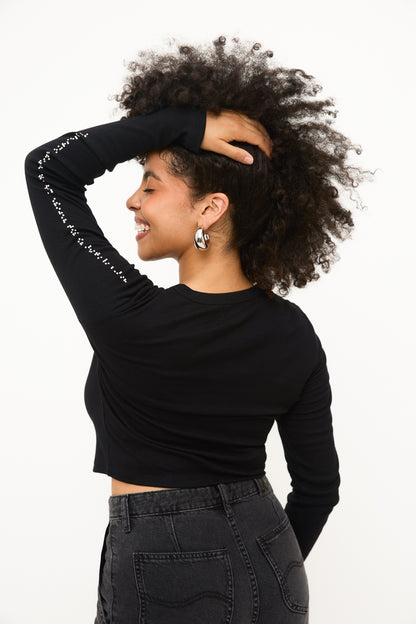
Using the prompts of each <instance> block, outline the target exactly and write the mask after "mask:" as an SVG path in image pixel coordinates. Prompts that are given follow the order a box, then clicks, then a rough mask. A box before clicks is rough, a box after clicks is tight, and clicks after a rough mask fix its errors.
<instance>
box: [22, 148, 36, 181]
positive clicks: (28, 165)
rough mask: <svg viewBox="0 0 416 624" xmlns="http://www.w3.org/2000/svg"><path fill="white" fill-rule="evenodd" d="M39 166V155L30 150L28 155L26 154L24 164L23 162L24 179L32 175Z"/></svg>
mask: <svg viewBox="0 0 416 624" xmlns="http://www.w3.org/2000/svg"><path fill="white" fill-rule="evenodd" d="M38 166H39V154H37V153H36V150H32V151H31V152H29V153H28V154H26V157H25V162H24V171H25V176H26V179H28V177H30V175H33V173H34V172H35V171H37V168H38Z"/></svg>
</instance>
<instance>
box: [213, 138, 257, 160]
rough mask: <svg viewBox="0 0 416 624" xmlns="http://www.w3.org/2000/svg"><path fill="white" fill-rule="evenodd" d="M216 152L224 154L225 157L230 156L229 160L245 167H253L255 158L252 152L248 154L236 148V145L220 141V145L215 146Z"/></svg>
mask: <svg viewBox="0 0 416 624" xmlns="http://www.w3.org/2000/svg"><path fill="white" fill-rule="evenodd" d="M215 148H216V149H215V151H216V152H218V153H219V154H224V156H228V158H232V160H236V161H237V162H240V163H243V164H244V165H252V164H253V156H252V155H251V154H250V152H247V151H246V150H244V149H241V147H235V146H234V145H230V144H229V143H227V142H226V141H220V143H219V144H218V145H216V146H215ZM246 158H248V159H249V162H248V161H247V162H246V160H245V159H246Z"/></svg>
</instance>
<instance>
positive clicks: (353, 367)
mask: <svg viewBox="0 0 416 624" xmlns="http://www.w3.org/2000/svg"><path fill="white" fill-rule="evenodd" d="M0 23H1V38H0V45H1V69H2V82H1V84H2V98H1V106H2V111H1V122H2V124H1V125H2V127H1V145H2V149H1V160H2V163H1V172H2V186H1V188H2V239H1V254H2V261H1V276H2V280H1V284H2V291H3V298H2V306H1V313H2V322H1V330H2V336H1V345H2V358H1V364H2V368H3V370H2V373H1V380H2V391H1V402H2V405H1V442H0V444H1V448H0V451H1V453H0V461H1V467H0V474H1V479H2V482H1V516H0V517H1V527H0V530H1V537H2V540H1V541H2V544H1V556H0V566H1V570H0V572H1V579H0V587H1V594H2V596H1V600H0V624H17V623H19V624H21V623H22V622H31V624H45V623H52V622H53V623H55V622H59V623H60V624H70V623H71V624H72V623H73V622H77V624H78V623H79V624H81V623H83V622H85V623H88V622H89V623H90V624H92V622H93V620H94V617H95V609H96V591H97V580H98V568H99V557H100V552H101V546H102V540H103V536H104V530H105V527H106V524H107V521H108V517H107V514H108V506H107V505H108V496H109V495H110V478H109V477H108V476H106V475H101V474H95V473H93V472H92V463H93V456H94V450H95V433H94V429H93V425H92V422H91V421H90V419H89V417H88V414H87V412H86V410H85V406H84V403H83V389H84V383H85V380H86V376H87V372H88V369H89V365H90V360H91V357H92V351H91V347H90V345H89V343H88V341H87V338H86V336H85V335H84V333H83V330H82V328H81V326H80V325H79V323H78V321H77V319H76V317H75V314H74V312H73V310H72V308H71V306H70V304H69V302H68V301H67V299H66V295H65V293H64V291H63V289H62V288H61V286H60V284H59V282H58V280H57V277H56V275H55V273H54V271H53V269H52V266H51V265H50V263H49V260H48V258H47V256H46V253H45V251H44V249H43V246H42V243H41V240H40V237H39V235H38V232H37V229H36V225H35V221H34V217H33V214H32V210H31V206H30V203H29V198H28V195H27V190H26V184H25V179H24V171H23V164H24V158H25V156H26V154H27V153H28V152H29V151H30V150H31V149H33V148H35V147H37V146H38V145H41V144H42V143H44V142H46V141H48V140H51V139H53V138H55V137H58V136H60V135H61V134H63V133H65V132H67V131H75V130H80V129H82V128H87V127H89V126H93V125H98V124H100V123H107V122H109V121H115V120H116V119H118V118H119V117H120V116H121V115H122V114H123V113H122V112H121V111H120V110H118V108H117V103H116V102H115V101H114V100H112V101H110V100H109V99H108V96H109V95H111V94H114V93H117V92H120V91H121V88H122V84H123V79H124V77H125V76H126V75H127V67H126V65H125V63H127V62H128V61H130V60H133V59H134V58H135V56H136V54H137V52H138V51H139V50H141V49H147V48H154V49H158V48H159V47H160V46H162V45H163V44H164V42H165V41H166V38H167V37H169V36H174V37H175V38H177V39H178V41H180V42H181V43H190V44H196V43H198V42H200V41H204V42H210V41H212V40H213V39H215V38H217V37H218V36H219V35H225V36H227V37H228V38H230V39H231V37H233V36H239V37H241V38H243V39H249V40H250V41H252V42H253V43H254V42H255V41H259V42H260V43H262V45H263V49H267V48H270V49H272V50H273V51H274V53H275V56H274V61H276V62H278V63H279V64H281V65H284V66H286V67H300V68H302V69H304V70H305V71H306V72H308V73H311V74H313V75H314V76H315V77H316V79H317V81H318V82H320V83H321V84H322V85H323V87H324V90H323V91H322V92H321V94H320V95H319V97H322V98H323V97H326V96H333V97H334V98H335V103H336V107H337V109H338V110H339V114H338V118H337V120H336V122H335V127H336V128H338V129H339V130H340V131H343V132H345V133H346V134H347V135H348V136H349V137H350V138H351V139H352V141H353V142H354V143H358V144H360V145H361V146H362V148H363V153H362V155H361V156H355V155H354V153H351V156H352V157H353V158H354V159H355V162H356V163H357V164H359V165H360V166H362V167H364V168H368V169H371V170H374V169H376V168H377V169H378V171H377V173H376V176H375V179H374V182H372V183H366V184H364V185H363V186H362V187H360V189H359V191H360V193H361V197H362V198H363V200H364V203H365V204H366V205H367V209H366V210H364V211H358V210H355V209H354V205H353V204H351V205H350V206H349V207H350V208H352V209H353V217H354V219H355V222H356V228H355V231H354V233H353V235H352V238H351V239H350V240H347V241H345V242H344V243H340V244H339V254H340V257H341V259H340V261H339V262H337V263H335V264H334V265H333V267H332V269H331V272H330V273H329V274H327V275H325V274H323V276H322V277H321V279H320V280H318V281H317V282H314V283H312V284H310V285H309V286H307V287H306V288H305V289H294V290H293V291H292V292H291V293H290V295H289V296H288V298H289V299H291V300H292V301H294V302H296V303H297V304H298V305H300V306H301V307H302V309H303V310H304V311H305V312H306V313H307V315H308V316H309V318H310V320H311V321H312V323H313V325H314V327H315V330H316V332H317V333H318V335H319V336H320V338H321V341H322V344H323V346H324V349H325V351H326V354H327V362H328V369H329V372H330V377H331V386H332V391H333V403H332V411H333V424H334V435H335V441H336V446H337V450H338V454H339V459H340V469H341V481H342V482H341V489H340V497H341V501H340V503H339V505H338V506H337V507H335V509H334V511H333V513H332V514H331V515H330V517H329V520H328V522H327V524H326V526H325V527H324V529H323V532H322V534H321V536H320V538H319V539H318V541H317V543H316V544H315V546H314V548H313V550H312V551H311V553H310V555H309V556H308V558H307V560H306V562H305V565H306V570H307V573H308V578H309V585H310V624H351V623H352V622H353V623H354V624H369V622H377V624H384V623H386V624H387V623H388V624H391V623H392V622H394V623H395V624H415V623H416V609H415V607H414V582H415V571H414V570H415V569H414V561H415V555H416V552H415V551H416V548H415V539H414V530H413V529H412V527H414V524H415V503H414V494H415V486H414V477H415V476H416V475H415V466H414V461H413V455H414V451H415V426H414V417H415V409H414V393H415V385H414V379H415V367H414V350H415V346H416V345H415V332H414V318H415V306H414V292H413V291H414V267H415V251H414V250H415V244H414V236H415V234H414V233H415V225H416V222H415V212H414V211H415V202H414V181H415V157H414V142H415V132H414V114H413V110H414V102H415V89H414V75H415V74H414V58H415V49H414V48H412V44H411V41H412V38H413V35H414V29H415V25H416V24H415V3H414V2H411V1H410V0H408V1H406V0H396V1H395V2H394V3H393V2H383V1H380V0H379V1H377V2H376V1H371V2H363V1H361V2H358V1H357V0H353V1H352V0H349V2H348V3H347V2H343V3H336V2H333V1H323V0H315V1H314V2H310V0H298V1H297V2H288V1H287V0H285V1H284V2H282V1H280V0H273V1H270V2H266V1H264V0H258V1H257V2H255V3H252V2H251V3H247V4H244V3H239V2H238V3H237V2H235V1H229V2H227V3H225V2H223V0H221V1H218V0H211V1H210V2H209V3H201V4H197V3H195V2H191V1H190V0H176V1H175V2H167V1H166V0H163V1H162V2H144V3H143V2H138V1H136V2H133V1H125V2H123V1H121V2H117V3H116V2H108V1H103V0H93V1H89V2H88V1H86V0H83V1H82V2H80V0H72V2H71V3H60V2H55V1H52V0H51V1H49V2H47V1H45V0H40V1H37V2H29V1H26V2H24V1H20V2H18V1H15V2H11V1H10V0H9V1H8V2H6V1H5V0H2V3H1V9H0ZM115 111H116V112H115ZM140 178H141V168H140V167H139V165H138V164H137V163H134V162H129V163H123V164H121V165H118V166H117V167H116V169H115V171H114V172H113V173H112V174H111V175H110V174H109V173H106V174H105V175H104V176H103V177H101V178H100V179H99V180H97V181H96V183H95V184H94V185H93V186H92V187H88V189H87V199H88V201H89V204H90V206H91V207H92V209H93V211H94V213H95V215H96V217H97V220H98V222H99V224H100V226H101V228H102V229H103V231H104V233H105V235H106V236H107V237H108V238H109V239H110V240H111V242H112V243H113V245H114V246H115V247H116V248H117V249H118V250H119V251H120V252H121V253H122V254H123V255H124V256H125V257H126V258H128V259H129V261H130V262H134V263H135V264H136V266H137V268H139V269H141V270H142V271H143V272H145V273H147V274H148V275H149V276H150V277H151V279H153V280H154V282H155V283H157V284H159V285H161V286H166V287H167V286H170V285H173V284H175V283H177V282H178V268H177V264H176V262H175V261H174V260H170V259H169V260H162V261H159V262H153V263H147V264H145V263H143V262H142V261H141V260H139V259H138V257H137V251H136V249H137V244H136V242H135V238H134V236H135V233H134V230H133V228H132V220H131V214H130V213H129V211H128V210H127V208H126V206H125V201H126V199H127V198H128V197H129V196H130V195H131V193H132V192H133V191H134V190H135V189H136V187H137V186H138V184H140ZM267 453H268V460H267V466H266V472H267V474H268V477H269V479H270V481H271V482H272V485H273V487H274V490H275V492H276V494H277V496H278V497H279V499H280V500H281V501H282V503H283V504H285V502H286V495H287V493H288V492H289V491H290V479H289V475H288V473H287V469H286V464H285V461H284V457H283V452H282V448H281V443H280V438H279V437H278V432H277V428H276V426H274V427H273V430H272V432H271V434H270V436H269V438H268V442H267ZM213 624H214V623H213ZM233 624H234V623H233ZM235 624H242V623H240V622H236V623H235Z"/></svg>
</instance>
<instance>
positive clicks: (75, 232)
mask: <svg viewBox="0 0 416 624" xmlns="http://www.w3.org/2000/svg"><path fill="white" fill-rule="evenodd" d="M80 136H83V137H86V136H88V132H75V134H73V135H72V136H69V137H68V138H67V139H66V140H65V141H63V142H62V143H60V144H59V145H58V146H56V147H54V148H53V151H54V152H55V154H57V153H58V152H60V151H61V150H62V149H64V148H65V147H67V145H69V143H70V141H76V140H78V139H79V137H80ZM49 154H50V151H49V150H48V151H47V152H46V153H45V156H44V157H43V158H41V159H40V160H38V165H39V166H38V170H40V169H43V164H44V163H45V162H46V161H47V160H50V155H49ZM38 178H39V180H41V181H42V182H45V175H44V174H43V173H40V174H39V175H38ZM43 188H44V189H45V191H46V193H47V194H48V195H54V191H53V189H52V188H51V186H50V185H49V184H45V185H44V187H43ZM52 203H53V205H54V207H55V210H57V212H58V214H59V216H60V217H61V219H62V223H66V222H67V220H68V219H67V217H66V216H65V214H64V212H63V210H61V202H60V201H58V200H57V199H56V197H52ZM66 227H67V228H68V230H69V231H70V233H71V234H72V236H77V238H76V241H77V243H78V244H79V245H81V247H84V249H86V250H87V251H88V253H92V254H94V256H95V257H96V258H97V260H101V262H102V263H103V264H104V265H105V266H108V265H111V266H110V270H111V271H113V273H114V274H115V275H117V276H118V277H119V278H120V279H121V280H123V282H125V283H126V284H127V279H126V278H125V276H124V275H123V273H122V271H117V270H116V269H115V267H114V266H113V265H112V264H111V262H110V261H109V260H108V259H107V258H105V257H104V256H103V255H102V254H101V252H100V251H96V250H95V249H94V248H93V246H92V245H84V239H83V238H82V237H81V236H78V234H79V231H78V230H77V229H76V227H75V226H74V225H71V224H68V225H67V226H66Z"/></svg>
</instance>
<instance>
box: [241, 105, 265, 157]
mask: <svg viewBox="0 0 416 624" xmlns="http://www.w3.org/2000/svg"><path fill="white" fill-rule="evenodd" d="M242 116H243V117H244V120H245V121H246V122H247V123H248V124H249V125H248V127H247V129H248V130H249V131H250V132H251V134H252V137H253V138H252V140H250V141H247V143H252V144H253V145H257V146H258V147H259V148H260V149H261V150H263V152H265V154H266V156H267V157H268V158H271V153H272V150H273V141H272V140H271V138H270V135H269V133H268V132H267V130H266V128H265V127H264V126H263V124H262V123H261V122H260V121H258V120H257V119H252V118H251V117H247V115H242ZM259 141H260V142H259Z"/></svg>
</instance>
